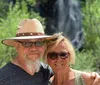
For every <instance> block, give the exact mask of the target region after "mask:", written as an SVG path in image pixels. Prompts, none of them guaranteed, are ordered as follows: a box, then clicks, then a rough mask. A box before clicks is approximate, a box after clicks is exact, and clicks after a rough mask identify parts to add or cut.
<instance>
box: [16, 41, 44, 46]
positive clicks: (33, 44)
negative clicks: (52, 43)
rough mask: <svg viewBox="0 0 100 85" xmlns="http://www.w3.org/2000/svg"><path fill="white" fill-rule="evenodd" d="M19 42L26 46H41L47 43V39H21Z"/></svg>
mask: <svg viewBox="0 0 100 85" xmlns="http://www.w3.org/2000/svg"><path fill="white" fill-rule="evenodd" d="M17 42H19V43H21V44H22V45H23V46H24V47H31V46H38V47H41V46H43V45H44V44H45V41H37V42H21V41H17Z"/></svg>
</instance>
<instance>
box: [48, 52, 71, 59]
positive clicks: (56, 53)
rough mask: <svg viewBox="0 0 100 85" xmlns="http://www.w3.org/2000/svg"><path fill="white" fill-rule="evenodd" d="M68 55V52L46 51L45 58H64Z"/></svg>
mask: <svg viewBox="0 0 100 85" xmlns="http://www.w3.org/2000/svg"><path fill="white" fill-rule="evenodd" d="M53 53H54V54H53ZM50 55H51V56H50ZM69 56H70V53H69V52H59V53H58V52H50V53H47V58H50V59H51V60H56V59H58V57H60V58H61V59H66V58H68V57H69Z"/></svg>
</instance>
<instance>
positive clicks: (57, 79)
mask: <svg viewBox="0 0 100 85" xmlns="http://www.w3.org/2000/svg"><path fill="white" fill-rule="evenodd" d="M51 52H57V53H61V52H68V50H67V45H66V44H65V43H64V42H63V41H62V42H61V43H60V44H58V46H57V47H56V48H55V49H53V50H52V51H51ZM47 62H48V64H49V65H50V66H51V68H52V69H53V72H54V74H55V75H54V76H53V77H52V78H51V81H53V85H75V70H73V69H71V68H70V67H69V62H70V56H69V57H68V58H66V59H61V58H60V56H58V58H57V59H55V60H52V59H50V58H49V57H47ZM90 76H91V74H89V73H86V72H83V74H82V77H83V78H84V82H85V84H86V85H100V84H99V82H98V80H99V79H100V77H98V75H95V77H97V79H95V78H91V77H90ZM94 79H95V80H94Z"/></svg>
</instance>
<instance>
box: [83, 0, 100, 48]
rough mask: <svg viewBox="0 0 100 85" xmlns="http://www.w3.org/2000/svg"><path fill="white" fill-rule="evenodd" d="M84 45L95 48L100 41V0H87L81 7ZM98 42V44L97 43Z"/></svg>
mask: <svg viewBox="0 0 100 85" xmlns="http://www.w3.org/2000/svg"><path fill="white" fill-rule="evenodd" d="M83 13H84V15H85V16H84V21H83V23H84V29H83V31H84V35H85V41H86V42H85V47H86V48H87V49H95V48H96V47H98V46H99V43H98V42H100V2H99V0H94V1H93V0H92V1H91V0H87V1H86V6H85V7H84V9H83ZM97 43H98V44H97Z"/></svg>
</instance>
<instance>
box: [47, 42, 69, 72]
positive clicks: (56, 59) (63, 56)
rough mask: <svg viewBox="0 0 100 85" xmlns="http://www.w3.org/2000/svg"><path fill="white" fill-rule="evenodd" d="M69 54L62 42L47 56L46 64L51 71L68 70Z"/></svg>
mask: <svg viewBox="0 0 100 85" xmlns="http://www.w3.org/2000/svg"><path fill="white" fill-rule="evenodd" d="M69 55H70V54H69V52H68V50H67V46H66V44H65V43H64V42H63V41H62V42H61V43H60V44H58V46H57V47H56V48H55V49H53V50H52V51H51V52H49V53H48V54H47V63H48V64H49V65H50V66H51V68H52V69H53V71H54V72H55V71H59V70H64V69H65V68H69V62H70V57H69Z"/></svg>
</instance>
